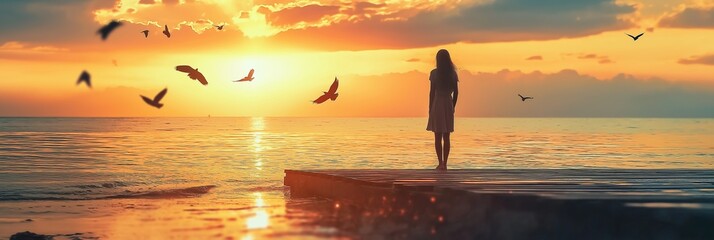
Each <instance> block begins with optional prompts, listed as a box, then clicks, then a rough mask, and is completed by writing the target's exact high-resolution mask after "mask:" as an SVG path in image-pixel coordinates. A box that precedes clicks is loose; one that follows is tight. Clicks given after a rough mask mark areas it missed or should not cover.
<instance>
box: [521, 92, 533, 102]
mask: <svg viewBox="0 0 714 240" xmlns="http://www.w3.org/2000/svg"><path fill="white" fill-rule="evenodd" d="M518 96H519V97H521V101H522V102H525V101H526V100H528V99H533V97H524V96H523V95H520V94H518Z"/></svg>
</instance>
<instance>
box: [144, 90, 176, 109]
mask: <svg viewBox="0 0 714 240" xmlns="http://www.w3.org/2000/svg"><path fill="white" fill-rule="evenodd" d="M168 90H169V89H168V88H164V90H161V92H159V93H158V94H156V96H154V99H150V98H148V97H145V96H144V95H139V96H141V99H144V102H146V104H149V105H151V106H153V107H155V108H161V107H163V106H164V104H163V103H159V102H160V101H161V99H162V98H164V95H166V91H168Z"/></svg>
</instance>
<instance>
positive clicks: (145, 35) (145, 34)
mask: <svg viewBox="0 0 714 240" xmlns="http://www.w3.org/2000/svg"><path fill="white" fill-rule="evenodd" d="M141 32H142V33H144V38H148V37H149V30H144V31H141Z"/></svg>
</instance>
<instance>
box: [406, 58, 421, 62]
mask: <svg viewBox="0 0 714 240" xmlns="http://www.w3.org/2000/svg"><path fill="white" fill-rule="evenodd" d="M419 61H420V60H419V59H418V58H410V59H407V60H406V62H419Z"/></svg>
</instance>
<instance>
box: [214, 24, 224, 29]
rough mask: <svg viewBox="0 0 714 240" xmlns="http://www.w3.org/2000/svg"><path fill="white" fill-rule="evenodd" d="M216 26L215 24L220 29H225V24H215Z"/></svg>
mask: <svg viewBox="0 0 714 240" xmlns="http://www.w3.org/2000/svg"><path fill="white" fill-rule="evenodd" d="M214 26H215V27H216V28H217V29H218V30H223V26H225V24H221V25H220V26H219V25H214Z"/></svg>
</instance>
